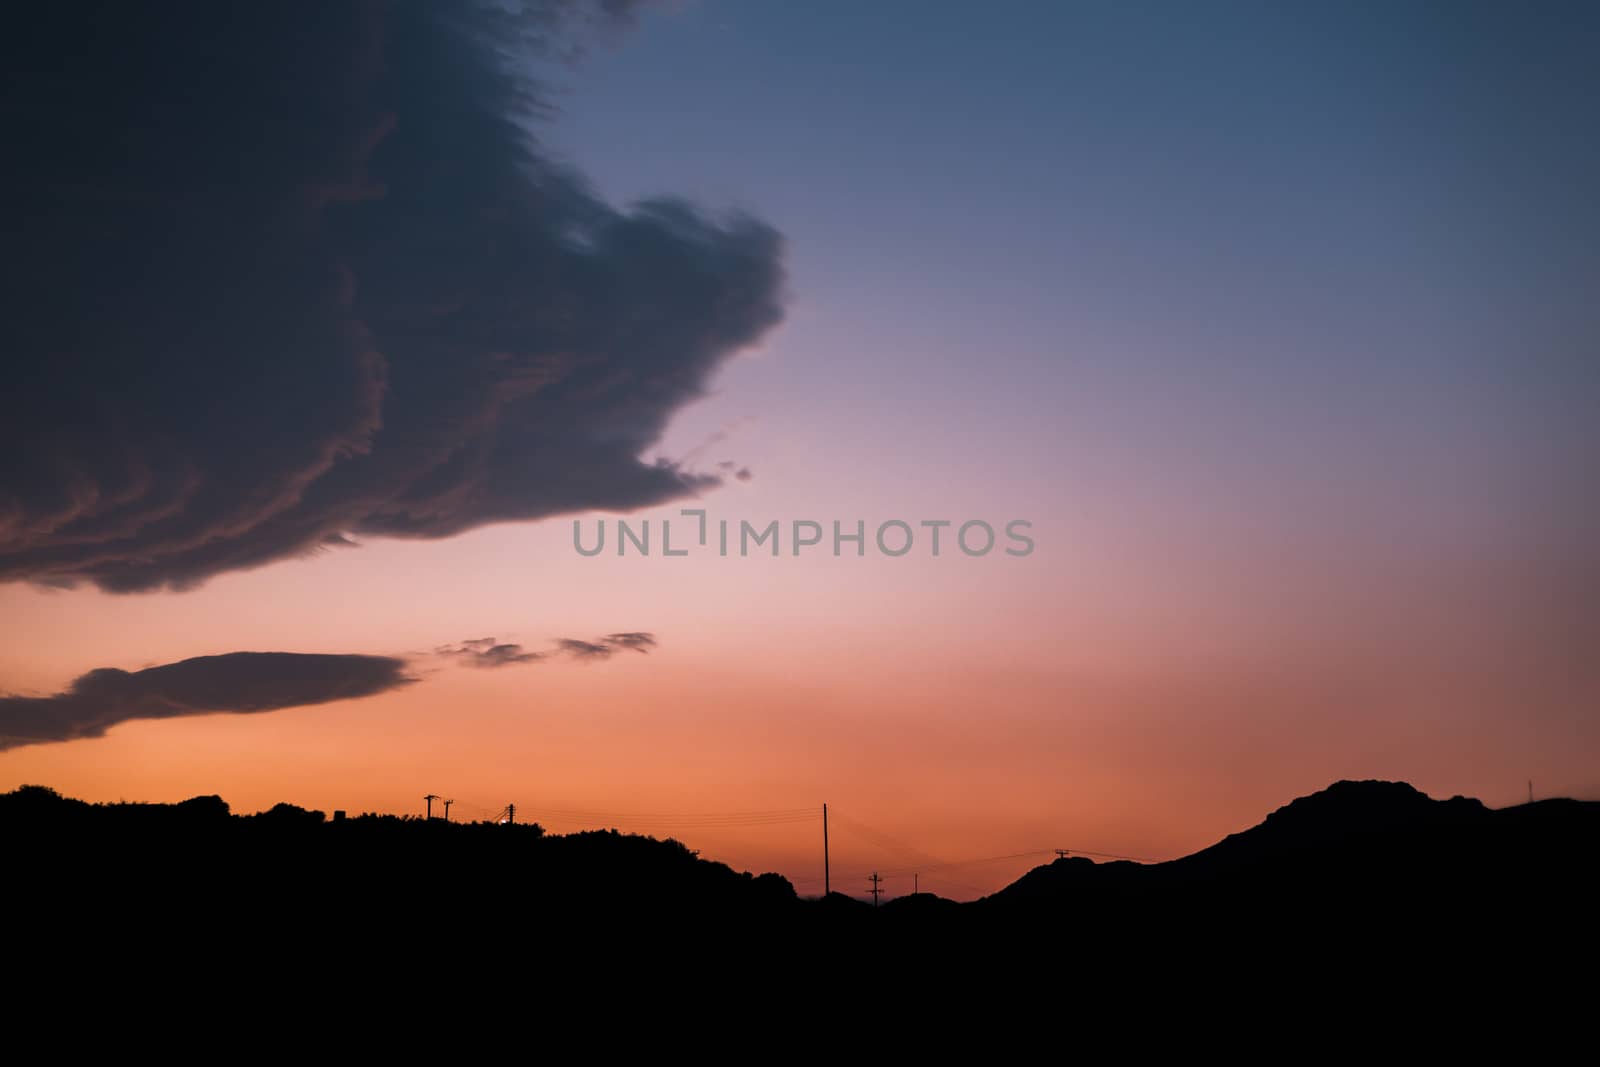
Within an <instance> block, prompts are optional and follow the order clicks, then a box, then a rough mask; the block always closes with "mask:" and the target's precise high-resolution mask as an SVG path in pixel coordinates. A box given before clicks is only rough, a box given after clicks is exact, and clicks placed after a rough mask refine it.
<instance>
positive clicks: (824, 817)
mask: <svg viewBox="0 0 1600 1067" xmlns="http://www.w3.org/2000/svg"><path fill="white" fill-rule="evenodd" d="M830 892H832V890H831V889H830V888H829V885H828V805H826V804H824V805H822V896H823V898H824V899H826V898H827V896H828V894H829V893H830Z"/></svg>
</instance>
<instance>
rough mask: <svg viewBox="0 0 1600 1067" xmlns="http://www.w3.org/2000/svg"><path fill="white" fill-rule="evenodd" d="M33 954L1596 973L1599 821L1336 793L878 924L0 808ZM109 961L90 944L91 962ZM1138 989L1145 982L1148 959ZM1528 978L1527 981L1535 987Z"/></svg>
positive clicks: (623, 861)
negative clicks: (1173, 850)
mask: <svg viewBox="0 0 1600 1067" xmlns="http://www.w3.org/2000/svg"><path fill="white" fill-rule="evenodd" d="M0 846H3V850H4V856H5V871H6V873H5V880H4V888H3V889H0V894H3V897H4V900H5V903H6V913H7V914H8V915H9V916H11V917H12V932H11V934H10V939H11V944H12V946H13V948H17V947H18V946H20V945H35V946H41V945H42V946H46V947H50V946H54V947H55V948H56V949H58V950H62V951H65V950H66V949H65V946H79V948H75V949H73V951H88V952H91V953H95V954H106V953H109V954H112V955H113V956H115V955H116V954H118V953H120V954H122V955H123V956H124V958H128V957H129V955H130V954H131V956H132V957H135V958H143V957H146V956H148V955H150V954H159V955H162V956H167V957H173V958H180V959H184V960H193V961H196V965H198V966H200V967H202V968H208V967H225V966H230V965H238V964H239V963H240V962H241V961H246V960H248V961H251V962H252V965H254V966H266V967H285V968H289V969H290V970H292V971H293V972H294V973H297V974H303V975H306V974H308V975H312V976H320V977H321V978H322V979H328V978H329V977H330V969H331V973H332V974H333V975H344V976H345V977H347V978H350V979H351V980H354V977H355V976H356V975H358V974H366V973H371V972H373V971H374V970H376V971H379V972H382V971H384V970H385V969H388V968H408V967H424V966H432V965H435V964H441V963H450V964H453V965H457V966H461V965H469V964H471V963H473V962H482V961H498V963H497V965H512V966H517V967H539V968H549V967H552V966H564V965H565V963H564V962H563V961H571V960H580V961H586V962H587V963H588V964H589V965H590V966H593V967H600V966H601V965H602V964H601V962H600V961H610V963H609V964H607V966H610V967H611V968H612V969H613V970H614V969H615V968H617V967H626V966H630V965H631V964H632V962H635V961H638V960H646V961H655V962H656V963H657V964H660V963H661V962H662V961H667V960H672V961H679V963H680V964H681V965H682V966H686V967H689V968H690V969H691V970H694V969H696V968H701V967H722V968H733V969H736V970H739V971H754V972H759V971H760V970H761V969H762V968H767V967H775V966H783V965H785V961H789V962H796V963H798V964H799V965H801V966H805V965H808V961H809V962H811V963H815V962H817V961H819V960H826V961H834V962H836V963H838V964H840V965H854V964H856V963H858V962H862V961H870V960H872V959H880V960H882V961H883V962H884V963H885V964H892V962H893V961H895V960H898V959H905V958H918V959H929V958H935V957H937V958H939V959H943V960H946V961H949V960H954V959H958V958H974V957H980V956H982V957H1000V956H1006V957H1013V958H1022V957H1026V958H1030V959H1031V960H1032V961H1033V964H1038V963H1039V962H1040V961H1044V966H1046V967H1047V968H1053V967H1057V966H1062V965H1069V964H1068V961H1070V966H1071V967H1073V968H1075V969H1076V971H1075V973H1080V974H1081V973H1082V970H1083V968H1084V966H1085V961H1086V960H1087V961H1100V962H1099V963H1097V964H1095V965H1096V966H1101V967H1105V966H1110V965H1112V964H1114V963H1116V962H1117V961H1122V962H1123V963H1124V964H1125V963H1126V962H1127V961H1128V960H1141V961H1143V960H1149V959H1151V958H1152V954H1155V955H1156V957H1157V958H1163V959H1171V960H1174V961H1178V962H1180V963H1181V961H1183V960H1185V959H1188V960H1191V961H1192V960H1195V959H1204V960H1207V961H1211V962H1215V961H1218V960H1223V961H1227V960H1238V959H1250V960H1262V959H1271V960H1277V961H1279V962H1283V963H1295V964H1298V965H1300V966H1302V967H1310V966H1322V967H1344V966H1348V967H1357V966H1359V967H1364V968H1368V969H1372V968H1380V969H1381V967H1382V966H1384V964H1383V963H1382V962H1381V961H1390V963H1391V964H1395V965H1400V966H1405V965H1407V961H1420V960H1427V961H1429V962H1430V963H1433V964H1437V963H1438V962H1439V961H1440V960H1442V959H1448V960H1461V961H1474V960H1476V961H1480V962H1481V961H1485V960H1490V959H1493V960H1496V961H1507V960H1509V961H1512V965H1513V966H1515V965H1516V964H1515V961H1517V960H1522V961H1524V963H1525V964H1526V965H1527V966H1530V967H1531V966H1535V965H1536V964H1537V965H1540V966H1542V965H1544V964H1550V965H1553V966H1566V965H1567V963H1571V964H1573V965H1575V966H1576V967H1577V968H1578V970H1579V971H1580V972H1581V973H1590V972H1591V968H1592V962H1590V961H1591V960H1592V955H1590V954H1591V952H1592V949H1593V947H1594V945H1595V929H1596V927H1595V922H1596V914H1597V913H1596V900H1597V898H1600V892H1597V890H1600V882H1597V870H1600V867H1597V860H1600V803H1594V802H1580V801H1572V800H1545V801H1539V802H1537V803H1531V804H1526V805H1522V806H1519V807H1513V808H1505V809H1490V808H1486V807H1484V806H1483V805H1482V804H1481V803H1479V802H1478V801H1476V800H1470V799H1465V798H1461V797H1456V798H1453V799H1450V800H1433V799H1430V798H1429V797H1427V796H1425V795H1423V794H1422V793H1420V792H1418V791H1416V790H1415V789H1413V788H1412V787H1410V786H1409V785H1406V784H1404V783H1398V782H1373V781H1369V782H1338V783H1336V784H1334V785H1333V786H1331V787H1329V788H1328V789H1325V790H1323V791H1322V792H1320V793H1316V794H1314V795H1311V796H1306V797H1301V798H1300V799H1298V800H1295V801H1294V802H1292V803H1290V804H1288V805H1286V806H1285V807H1282V808H1280V809H1278V810H1277V811H1275V812H1273V813H1272V814H1270V815H1269V816H1267V818H1266V819H1265V820H1264V821H1263V822H1262V823H1261V824H1260V825H1258V826H1255V827H1252V828H1251V829H1248V830H1245V831H1243V832H1241V833H1237V834H1234V835H1232V836H1230V837H1228V838H1226V839H1225V840H1223V841H1220V842H1218V843H1217V844H1215V845H1213V846H1211V847H1210V848H1207V849H1205V850H1203V851H1201V852H1197V853H1195V854H1194V855H1191V856H1186V857H1184V858H1182V859H1178V860H1173V861H1171V862H1167V863H1158V864H1147V865H1146V864H1136V863H1128V862H1115V863H1095V862H1092V861H1090V860H1088V859H1084V858H1078V857H1070V858H1066V859H1061V860H1057V861H1055V862H1054V863H1051V864H1049V865H1046V866H1042V867H1038V868H1036V869H1034V870H1032V871H1030V872H1028V873H1027V874H1026V875H1024V876H1023V877H1022V878H1020V879H1019V880H1018V881H1016V882H1015V883H1013V884H1012V885H1010V886H1007V887H1006V888H1005V889H1003V890H1001V891H999V892H997V893H995V894H993V895H991V896H989V897H987V898H985V899H983V900H980V901H976V902H973V903H969V904H957V903H954V902H951V901H948V900H941V899H940V898H938V897H934V896H931V895H927V894H924V895H921V896H916V897H905V898H901V899H898V900H894V901H890V902H888V903H887V904H885V905H884V906H883V907H881V908H878V909H876V910H875V909H873V908H871V907H870V906H869V905H867V904H864V903H862V902H860V901H856V900H851V899H847V898H845V897H842V896H839V895H837V894H836V895H834V896H832V897H830V898H827V899H825V900H820V901H818V900H807V899H801V898H799V897H797V896H796V894H795V892H794V889H793V887H792V886H791V885H790V883H789V882H788V881H787V880H786V879H784V878H782V877H780V876H778V875H775V874H763V875H759V876H756V875H752V874H748V873H739V872H736V871H733V870H731V869H730V868H728V867H726V866H724V865H723V864H720V863H715V862H711V861H708V860H704V859H701V858H699V857H698V856H697V855H696V854H695V853H694V852H692V851H690V850H689V849H688V848H686V847H684V846H683V845H681V844H679V843H677V842H675V841H658V840H654V839H652V838H648V837H639V836H633V835H625V834H619V833H616V832H613V831H597V832H589V833H579V834H569V835H565V836H554V835H547V834H545V833H543V831H542V830H541V829H540V828H539V827H537V826H528V825H515V826H511V825H494V824H488V823H466V824H464V823H445V822H443V821H442V820H437V819H436V820H432V821H425V820H422V819H417V818H397V817H394V816H373V815H366V816H361V817H359V818H353V819H345V820H341V821H337V822H334V821H329V820H327V819H325V818H324V817H323V815H322V813H320V812H308V811H305V810H303V809H299V808H294V807H291V806H288V805H280V806H279V807H278V808H276V809H274V810H272V811H270V812H266V813H262V814H259V815H250V816H239V815H233V814H231V813H230V812H229V810H228V806H227V805H226V804H225V803H224V802H223V801H222V800H221V799H220V798H218V797H214V796H213V797H196V798H194V799H192V800H187V801H184V802H183V803H180V804H172V805H162V804H86V803H84V802H82V801H77V800H71V799H68V798H65V797H62V796H59V795H57V794H56V793H54V792H52V791H51V790H48V789H44V788H41V787H36V786H30V787H24V788H22V789H19V790H17V791H16V792H13V793H8V794H4V795H0ZM85 946H86V947H85ZM1141 966H1142V964H1141ZM1505 978H1506V979H1507V980H1509V981H1515V980H1516V975H1515V974H1514V973H1513V974H1508V975H1506V976H1505Z"/></svg>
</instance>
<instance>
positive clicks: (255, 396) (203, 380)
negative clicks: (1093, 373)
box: [0, 0, 782, 591]
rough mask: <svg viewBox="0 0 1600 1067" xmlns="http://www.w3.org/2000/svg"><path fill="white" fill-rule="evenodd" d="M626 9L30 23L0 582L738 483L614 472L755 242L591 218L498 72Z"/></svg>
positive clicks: (175, 583)
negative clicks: (540, 148) (538, 146)
mask: <svg viewBox="0 0 1600 1067" xmlns="http://www.w3.org/2000/svg"><path fill="white" fill-rule="evenodd" d="M632 6H633V5H632V4H628V3H619V2H616V0H605V2H596V3H593V4H585V3H581V2H554V0H552V2H549V3H530V4H524V5H522V10H521V13H520V14H506V13H505V12H503V11H499V10H498V9H497V7H496V6H495V5H491V4H486V3H485V4H476V3H470V2H467V3H461V4H455V5H444V4H437V5H435V4H396V5H391V6H386V7H378V6H375V5H368V4H363V3H357V2H354V0H351V2H335V0H329V2H325V3H319V4H316V5H312V6H310V7H307V6H305V5H277V4H258V3H238V4H233V3H226V4H216V3H211V2H207V3H170V4H157V5H131V4H129V5H124V4H86V5H80V4H62V5H47V4H34V5H30V6H29V7H28V8H27V9H26V13H21V12H17V13H12V15H11V16H10V17H8V29H7V33H6V34H5V35H3V41H0V55H3V56H4V57H5V62H6V70H7V76H8V80H9V82H10V85H11V91H9V92H7V93H6V94H4V96H3V97H0V121H3V122H4V124H5V126H4V128H5V130H6V133H7V157H8V159H7V166H6V167H5V168H4V174H3V176H0V183H3V184H0V188H3V189H4V192H5V194H6V195H5V196H4V197H3V199H0V204H3V207H0V211H4V212H5V213H6V215H7V218H6V220H5V224H6V233H7V258H8V260H9V261H10V262H11V263H12V264H13V265H17V266H18V269H16V270H13V271H11V272H8V281H7V286H8V292H7V301H6V303H7V313H6V315H5V316H3V317H0V352H3V353H4V357H3V358H4V361H5V362H4V388H0V451H3V453H4V454H5V455H6V456H7V457H8V462H7V463H5V464H3V465H0V580H31V581H36V582H41V583H47V584H54V585H68V584H72V583H74V582H78V581H89V582H93V583H95V584H97V585H99V586H101V587H102V588H105V589H108V590H113V591H136V590H147V589H155V588H161V587H169V588H180V589H181V588H186V587H191V586H193V585H196V584H198V583H200V582H202V581H204V580H205V579H207V578H208V577H210V576H213V575H216V574H219V573H223V572H227V571H231V570H236V569H241V568H249V567H254V566H259V565H262V564H265V563H269V562H271V561H274V560H279V559H283V558H285V557H291V556H297V555H304V554H307V553H312V552H316V551H320V550H328V549H331V548H333V547H336V546H340V545H348V544H351V543H354V542H359V540H360V539H361V538H362V537H364V536H391V537H417V538H437V537H445V536H450V535H453V534H455V533H458V532H461V531H464V530H467V529H470V528H473V527H476V526H479V525H482V524H485V523H491V522H497V521H507V520H528V519H538V518H541V517H548V516H552V515H557V514H563V513H572V512H577V511H583V510H589V509H608V510H630V509H634V508H640V507H646V506H650V505H654V504H658V503H661V502H663V501H667V500H670V499H673V498H676V497H682V496H685V495H688V494H693V493H696V492H700V491H703V490H706V489H708V488H711V487H713V486H716V485H718V484H720V483H721V481H722V480H723V479H724V478H726V477H734V478H747V477H748V472H747V471H744V470H743V469H741V468H731V469H722V470H713V471H711V472H707V473H696V472H693V471H690V470H687V469H684V468H682V467H680V466H679V465H676V464H674V463H671V462H667V461H663V460H650V459H644V458H641V457H645V456H646V454H647V453H648V452H649V450H650V449H651V448H652V447H653V446H654V445H655V443H656V442H657V441H658V439H659V438H660V436H661V434H662V432H663V430H664V428H665V427H666V425H667V422H668V420H669V418H670V417H671V416H672V414H673V413H674V412H675V411H677V410H678V409H679V408H680V407H682V406H683V405H684V404H685V403H687V402H689V401H691V400H693V399H695V398H697V397H699V396H702V395H703V394H704V393H705V391H706V389H707V386H708V382H709V380H710V378H711V376H712V375H713V373H714V372H715V371H716V369H717V368H718V367H719V366H721V365H722V364H723V363H724V362H725V361H726V360H727V359H728V358H729V356H730V355H731V354H732V353H734V352H736V351H738V350H739V349H741V348H743V347H746V346H748V345H750V344H752V343H755V342H756V341H758V340H759V339H760V338H761V337H762V335H763V334H764V333H765V332H766V331H768V330H769V329H770V328H771V327H772V326H774V325H775V324H776V323H777V322H778V321H779V319H780V318H781V303H780V290H781V286H782V277H781V274H782V272H781V266H780V255H781V247H780V245H781V241H780V238H779V235H778V234H777V233H776V232H775V231H774V230H772V229H771V228H770V227H768V226H766V225H764V224H762V223H760V222H758V221H755V220H753V219H749V218H744V217H735V218H730V219H723V220H712V219H709V218H707V217H705V216H704V215H702V214H700V213H698V212H697V211H696V210H694V209H693V208H691V207H690V206H688V205H686V204H684V203H682V202H679V201H674V200H656V201H650V202H646V203H641V204H638V205H635V206H633V207H632V208H631V209H629V210H627V211H622V210H618V209H616V208H614V207H612V206H610V205H608V204H606V203H605V202H603V201H601V200H600V199H598V198H597V197H596V196H595V195H594V194H593V193H592V192H591V191H590V190H589V189H588V187H587V186H586V185H585V183H584V182H583V180H582V179H581V177H580V176H578V175H576V174H574V173H572V172H571V171H569V170H566V169H564V168H562V167H560V166H558V165H556V164H554V163H552V162H550V161H549V160H547V159H545V158H543V157H542V156H541V155H539V154H538V152H537V151H536V148H535V145H534V142H533V140H532V139H531V137H530V136H529V134H528V132H527V131H528V129H529V128H530V126H533V125H534V124H536V123H537V122H538V121H541V120H539V119H538V118H537V116H538V115H539V113H540V111H541V109H542V108H543V106H544V104H545V101H546V95H545V93H544V91H543V90H542V88H541V86H540V85H539V84H538V83H536V82H534V81H532V80H530V78H529V76H528V75H527V73H526V71H528V70H532V69H537V68H536V67H535V66H534V65H533V64H534V61H535V60H537V59H538V58H539V57H540V56H544V57H549V56H555V55H565V54H568V53H570V52H571V51H573V50H574V49H575V48H577V47H579V46H581V44H582V42H583V40H584V38H585V35H586V34H589V33H591V32H592V30H593V28H594V27H595V26H597V25H598V26H600V27H602V28H603V27H607V26H615V25H617V24H619V23H620V22H622V21H625V20H626V18H627V16H628V14H629V10H630V9H631V7H632Z"/></svg>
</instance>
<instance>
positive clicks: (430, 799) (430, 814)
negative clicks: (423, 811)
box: [422, 793, 440, 819]
mask: <svg viewBox="0 0 1600 1067" xmlns="http://www.w3.org/2000/svg"><path fill="white" fill-rule="evenodd" d="M422 799H423V800H426V801H427V802H428V818H430V819H431V818H433V802H434V801H435V800H438V799H440V797H439V794H437V793H429V794H428V795H427V796H425V797H423V798H422Z"/></svg>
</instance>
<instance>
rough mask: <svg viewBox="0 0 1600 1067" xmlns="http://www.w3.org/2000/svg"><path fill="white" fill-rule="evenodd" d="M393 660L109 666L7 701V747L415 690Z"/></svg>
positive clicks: (1, 700) (261, 659)
mask: <svg viewBox="0 0 1600 1067" xmlns="http://www.w3.org/2000/svg"><path fill="white" fill-rule="evenodd" d="M412 681H414V679H413V678H411V677H410V676H408V675H407V674H406V663H405V661H404V660H401V659H395V658H391V657H388V656H358V655H316V654H309V653H296V652H230V653H227V654H226V655H221V656H197V657H195V658H193V659H186V660H182V661H180V662H178V663H168V664H164V665H162V666H159V667H149V668H146V669H145V670H142V671H122V670H117V669H115V668H112V667H102V668H100V669H98V670H93V671H90V672H89V673H87V674H84V675H82V676H80V677H79V678H78V679H77V680H76V681H74V682H73V683H72V685H71V686H70V687H68V688H67V689H66V690H64V691H63V692H60V693H57V694H55V695H54V696H48V697H26V696H0V750H4V749H9V748H17V747H19V746H21V745H32V744H40V743H43V742H48V741H73V740H78V739H81V738H90V737H100V736H102V735H103V734H104V733H105V732H106V731H107V730H108V729H110V728H111V727H113V726H115V725H117V724H118V723H120V722H127V721H129V720H132V719H175V718H181V717H184V716H189V715H209V714H213V713H216V712H231V713H234V714H253V713H256V712H262V711H277V710H280V709H282V708H293V707H303V706H306V705H312V704H326V703H328V702H330V701H334V700H351V699H354V698H356V697H366V696H373V695H375V694H377V693H383V692H387V691H389V690H391V689H398V688H400V687H401V686H404V685H409V684H410V683H411V682H412Z"/></svg>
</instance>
